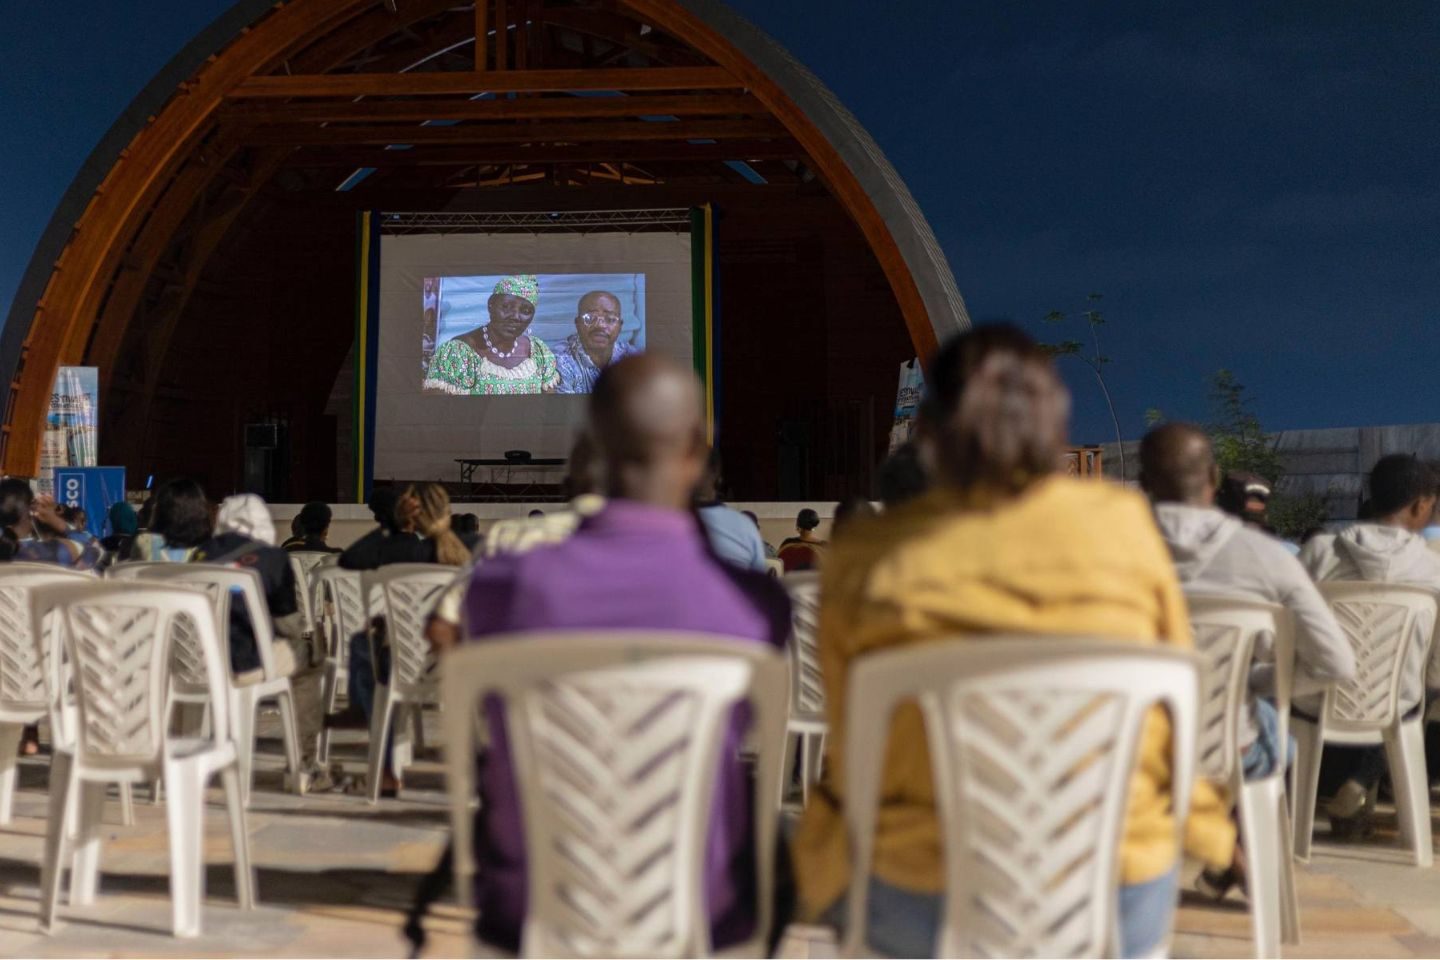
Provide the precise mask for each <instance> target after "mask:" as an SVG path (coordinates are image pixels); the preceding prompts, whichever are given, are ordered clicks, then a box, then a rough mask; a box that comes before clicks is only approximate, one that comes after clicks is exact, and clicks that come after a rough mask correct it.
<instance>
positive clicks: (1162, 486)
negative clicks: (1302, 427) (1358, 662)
mask: <svg viewBox="0 0 1440 960" xmlns="http://www.w3.org/2000/svg"><path fill="white" fill-rule="evenodd" d="M1219 484H1220V468H1219V466H1218V465H1217V464H1216V462H1215V453H1214V450H1213V449H1212V448H1211V445H1210V438H1209V437H1207V436H1206V435H1205V432H1204V431H1203V430H1201V429H1200V428H1198V427H1195V426H1192V425H1190V424H1187V423H1167V424H1164V425H1162V426H1159V427H1156V428H1155V429H1154V430H1151V431H1150V432H1149V433H1148V434H1146V435H1145V438H1144V440H1142V441H1141V443H1140V486H1141V487H1142V488H1143V489H1144V490H1145V493H1146V494H1147V495H1148V496H1149V497H1150V499H1151V501H1152V502H1153V503H1154V505H1155V521H1156V523H1157V525H1158V526H1159V527H1160V535H1161V536H1162V537H1164V539H1165V543H1166V545H1167V546H1168V547H1169V548H1170V555H1171V557H1172V558H1173V559H1174V561H1175V571H1176V573H1177V574H1178V576H1179V579H1180V585H1181V586H1182V587H1183V588H1184V589H1185V590H1186V592H1188V593H1197V594H1209V595H1219V596H1232V597H1239V598H1243V599H1247V600H1261V601H1264V602H1266V603H1274V604H1279V605H1281V606H1283V607H1285V608H1286V609H1288V610H1290V611H1291V612H1292V613H1293V614H1294V616H1295V624H1296V632H1295V667H1296V670H1295V685H1294V689H1295V691H1296V692H1297V693H1301V694H1304V693H1311V694H1314V693H1318V692H1321V691H1323V690H1324V689H1325V687H1326V686H1327V685H1329V684H1331V683H1335V682H1337V681H1348V680H1351V679H1353V678H1354V676H1355V654H1354V651H1353V650H1352V649H1351V647H1350V644H1349V642H1348V641H1347V640H1346V639H1345V634H1344V633H1343V632H1342V631H1341V629H1340V625H1339V624H1338V623H1336V621H1335V615H1334V614H1333V613H1331V612H1330V607H1329V606H1328V605H1327V604H1326V603H1325V599H1324V598H1323V597H1322V596H1320V591H1319V590H1317V589H1316V588H1315V583H1314V581H1312V580H1311V579H1310V576H1309V574H1307V573H1306V572H1305V568H1304V567H1303V566H1301V565H1300V562H1299V561H1298V560H1296V559H1295V557H1294V555H1293V554H1291V553H1290V551H1289V550H1287V549H1286V548H1285V545H1284V544H1282V543H1281V542H1280V541H1279V540H1277V539H1275V538H1274V537H1272V536H1270V535H1269V534H1267V533H1264V532H1263V531H1261V530H1260V529H1258V528H1257V527H1255V526H1252V525H1250V524H1247V523H1245V522H1244V521H1242V520H1241V519H1240V518H1238V517H1236V516H1233V515H1231V514H1229V513H1227V512H1225V511H1223V510H1221V509H1219V508H1218V507H1216V506H1215V494H1216V490H1217V488H1218V487H1219ZM1269 654H1270V650H1269V647H1268V644H1265V645H1262V648H1260V649H1257V650H1256V659H1257V663H1256V664H1255V666H1254V667H1253V668H1252V670H1251V676H1250V692H1251V697H1250V705H1249V706H1250V717H1249V723H1248V724H1247V729H1246V730H1245V731H1244V735H1245V740H1244V741H1243V742H1242V744H1241V747H1242V750H1243V753H1242V761H1241V762H1242V766H1243V768H1244V772H1245V777H1246V779H1258V778H1260V777H1265V776H1269V775H1270V774H1271V773H1273V772H1274V771H1275V770H1276V769H1277V768H1279V767H1280V766H1281V764H1282V762H1284V761H1282V759H1281V758H1282V753H1283V754H1284V755H1286V759H1287V761H1288V753H1289V750H1288V749H1284V748H1282V746H1281V744H1280V743H1279V725H1278V722H1277V721H1278V717H1277V715H1276V711H1275V706H1274V705H1273V704H1272V703H1271V702H1270V701H1268V700H1266V699H1264V697H1265V695H1266V694H1268V693H1270V692H1272V691H1273V685H1274V665H1273V663H1266V662H1264V661H1265V660H1266V659H1268V657H1269ZM1285 746H1286V747H1288V746H1289V745H1288V744H1287V745H1285ZM1239 874H1240V871H1239V869H1238V864H1237V866H1236V867H1232V868H1231V870H1230V871H1229V872H1228V873H1215V872H1210V871H1207V875H1206V876H1205V877H1204V878H1203V880H1202V884H1201V886H1202V889H1204V890H1206V892H1209V893H1211V895H1213V896H1223V895H1224V893H1225V891H1226V890H1227V889H1228V888H1229V887H1230V886H1231V885H1233V884H1234V883H1235V882H1238V880H1239V879H1240V876H1239Z"/></svg>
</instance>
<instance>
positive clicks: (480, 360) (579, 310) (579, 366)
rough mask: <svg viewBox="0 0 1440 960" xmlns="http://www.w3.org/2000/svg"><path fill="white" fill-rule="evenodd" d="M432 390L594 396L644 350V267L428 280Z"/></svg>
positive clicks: (427, 356)
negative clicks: (611, 372)
mask: <svg viewBox="0 0 1440 960" xmlns="http://www.w3.org/2000/svg"><path fill="white" fill-rule="evenodd" d="M422 298H423V309H424V313H425V324H424V343H423V349H422V354H423V358H424V361H423V362H424V383H423V388H424V391H425V392H426V393H444V394H452V395H455V396H514V395H521V394H538V393H570V394H584V393H589V392H590V391H591V390H592V389H593V388H594V386H595V378H596V377H598V376H600V371H601V370H603V369H604V368H605V367H606V366H608V365H609V364H611V363H614V362H615V361H616V360H619V359H620V358H621V357H624V356H628V355H629V354H632V353H640V352H641V351H643V350H644V349H645V275H644V274H643V273H567V274H539V275H535V274H514V275H508V276H507V275H498V274H490V275H480V276H466V277H426V278H425V281H424V283H423V285H422Z"/></svg>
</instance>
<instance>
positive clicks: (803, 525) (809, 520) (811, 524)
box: [795, 507, 820, 530]
mask: <svg viewBox="0 0 1440 960" xmlns="http://www.w3.org/2000/svg"><path fill="white" fill-rule="evenodd" d="M795 526H796V527H797V528H798V529H801V530H814V529H815V528H816V527H818V526H820V514H818V513H816V512H815V511H814V510H811V509H810V508H809V507H806V508H805V509H804V510H801V511H800V513H799V514H798V515H797V516H796V517H795Z"/></svg>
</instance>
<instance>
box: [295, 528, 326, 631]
mask: <svg viewBox="0 0 1440 960" xmlns="http://www.w3.org/2000/svg"><path fill="white" fill-rule="evenodd" d="M332 556H334V554H331V553H327V552H325V551H323V550H291V551H290V572H291V573H292V574H294V575H295V606H296V608H297V609H298V610H299V611H300V619H301V620H303V621H304V622H305V633H306V634H307V635H308V636H310V637H314V636H315V635H316V634H315V629H316V619H317V617H316V612H315V609H314V607H313V605H312V599H313V596H314V592H313V591H312V590H311V588H310V576H311V574H313V573H314V571H315V569H316V568H317V567H319V566H320V564H321V563H322V562H324V561H325V560H326V559H328V558H329V557H332Z"/></svg>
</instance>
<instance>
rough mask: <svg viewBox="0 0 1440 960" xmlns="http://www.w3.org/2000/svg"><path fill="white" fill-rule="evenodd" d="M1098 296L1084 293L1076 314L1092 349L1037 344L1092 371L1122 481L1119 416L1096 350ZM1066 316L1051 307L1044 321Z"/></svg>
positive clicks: (1100, 318) (1069, 343)
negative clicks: (1106, 411)
mask: <svg viewBox="0 0 1440 960" xmlns="http://www.w3.org/2000/svg"><path fill="white" fill-rule="evenodd" d="M1102 299H1104V295H1103V294H1099V293H1091V294H1088V295H1086V297H1085V302H1086V303H1087V304H1088V306H1087V307H1086V309H1085V310H1083V311H1081V313H1080V318H1081V319H1082V320H1083V321H1084V322H1085V324H1086V326H1088V327H1089V328H1090V341H1091V345H1092V346H1093V350H1092V349H1090V348H1089V347H1087V346H1086V345H1085V343H1084V342H1083V341H1081V340H1062V341H1060V342H1059V343H1042V344H1040V346H1041V347H1042V348H1044V350H1045V351H1046V352H1047V353H1049V354H1050V356H1052V357H1054V358H1056V359H1057V360H1058V359H1059V358H1061V357H1074V358H1075V359H1076V360H1079V361H1080V362H1081V363H1083V364H1085V366H1087V367H1089V368H1090V370H1091V372H1093V373H1094V374H1095V381H1096V382H1097V383H1098V384H1100V393H1101V394H1103V395H1104V397H1105V406H1106V407H1108V408H1109V409H1110V422H1111V423H1112V424H1114V425H1115V445H1116V447H1117V448H1118V449H1119V451H1120V479H1121V480H1122V481H1123V480H1124V479H1125V437H1124V436H1123V435H1122V434H1121V432H1120V418H1119V416H1117V415H1116V413H1115V401H1114V400H1112V399H1111V398H1110V388H1109V386H1107V385H1106V383H1105V367H1106V366H1107V365H1108V364H1109V363H1110V358H1109V357H1107V356H1105V354H1104V353H1103V352H1101V350H1100V327H1101V326H1103V325H1104V323H1105V315H1104V314H1102V313H1101V312H1100V311H1099V310H1097V309H1096V308H1095V305H1096V304H1098V303H1099V302H1100V301H1101V300H1102ZM1068 319H1069V317H1068V316H1067V315H1066V314H1065V312H1064V311H1062V310H1051V311H1050V312H1049V313H1047V314H1046V315H1045V322H1046V323H1053V324H1056V325H1059V324H1061V323H1064V322H1065V321H1066V320H1068Z"/></svg>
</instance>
